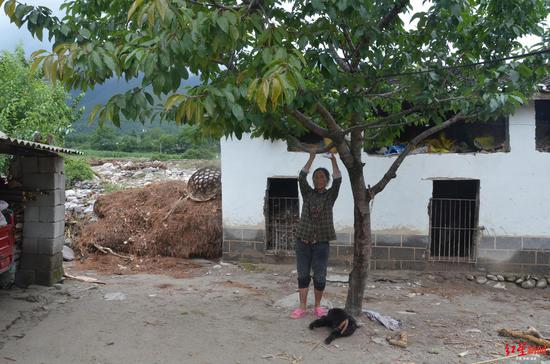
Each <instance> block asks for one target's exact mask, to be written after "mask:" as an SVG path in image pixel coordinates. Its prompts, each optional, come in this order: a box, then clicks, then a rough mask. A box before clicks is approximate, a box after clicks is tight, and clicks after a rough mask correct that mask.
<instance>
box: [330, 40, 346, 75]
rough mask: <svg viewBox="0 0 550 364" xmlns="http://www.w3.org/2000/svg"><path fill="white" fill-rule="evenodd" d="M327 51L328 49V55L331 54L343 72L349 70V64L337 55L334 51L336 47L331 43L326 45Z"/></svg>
mask: <svg viewBox="0 0 550 364" xmlns="http://www.w3.org/2000/svg"><path fill="white" fill-rule="evenodd" d="M328 51H329V53H330V55H331V56H332V58H333V59H334V60H335V61H336V63H338V65H339V66H340V67H342V69H343V70H344V71H345V72H349V71H350V68H349V64H347V62H346V61H345V60H344V59H342V58H340V56H339V55H338V52H337V51H336V49H335V48H334V47H333V46H332V45H329V46H328Z"/></svg>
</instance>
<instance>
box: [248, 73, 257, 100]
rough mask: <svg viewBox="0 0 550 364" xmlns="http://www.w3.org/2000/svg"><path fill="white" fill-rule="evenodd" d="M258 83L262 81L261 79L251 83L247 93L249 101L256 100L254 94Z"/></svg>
mask: <svg viewBox="0 0 550 364" xmlns="http://www.w3.org/2000/svg"><path fill="white" fill-rule="evenodd" d="M258 81H260V79H258V78H256V79H254V80H253V81H252V82H250V85H248V92H247V93H246V98H247V99H248V100H252V99H253V98H254V93H255V92H256V86H257V85H258Z"/></svg>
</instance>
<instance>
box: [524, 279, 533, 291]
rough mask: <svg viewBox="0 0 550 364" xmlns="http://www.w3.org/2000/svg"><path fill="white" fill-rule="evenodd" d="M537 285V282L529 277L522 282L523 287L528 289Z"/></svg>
mask: <svg viewBox="0 0 550 364" xmlns="http://www.w3.org/2000/svg"><path fill="white" fill-rule="evenodd" d="M535 285H536V282H535V280H534V279H528V280H526V281H525V282H523V283H522V284H521V288H526V289H529V288H535Z"/></svg>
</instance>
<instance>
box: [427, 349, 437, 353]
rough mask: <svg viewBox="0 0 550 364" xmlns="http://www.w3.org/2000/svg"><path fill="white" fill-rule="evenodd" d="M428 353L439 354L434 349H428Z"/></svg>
mask: <svg viewBox="0 0 550 364" xmlns="http://www.w3.org/2000/svg"><path fill="white" fill-rule="evenodd" d="M428 353H430V354H439V349H435V348H433V349H430V350H429V351H428Z"/></svg>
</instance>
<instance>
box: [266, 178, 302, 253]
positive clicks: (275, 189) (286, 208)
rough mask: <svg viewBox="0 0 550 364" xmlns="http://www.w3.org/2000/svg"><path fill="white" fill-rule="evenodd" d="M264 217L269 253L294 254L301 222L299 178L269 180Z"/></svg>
mask: <svg viewBox="0 0 550 364" xmlns="http://www.w3.org/2000/svg"><path fill="white" fill-rule="evenodd" d="M264 215H265V221H266V250H267V253H270V254H283V255H292V254H294V244H295V241H296V230H297V228H298V223H299V220H300V200H299V198H298V179H297V178H268V179H267V191H266V197H265V203H264Z"/></svg>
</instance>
